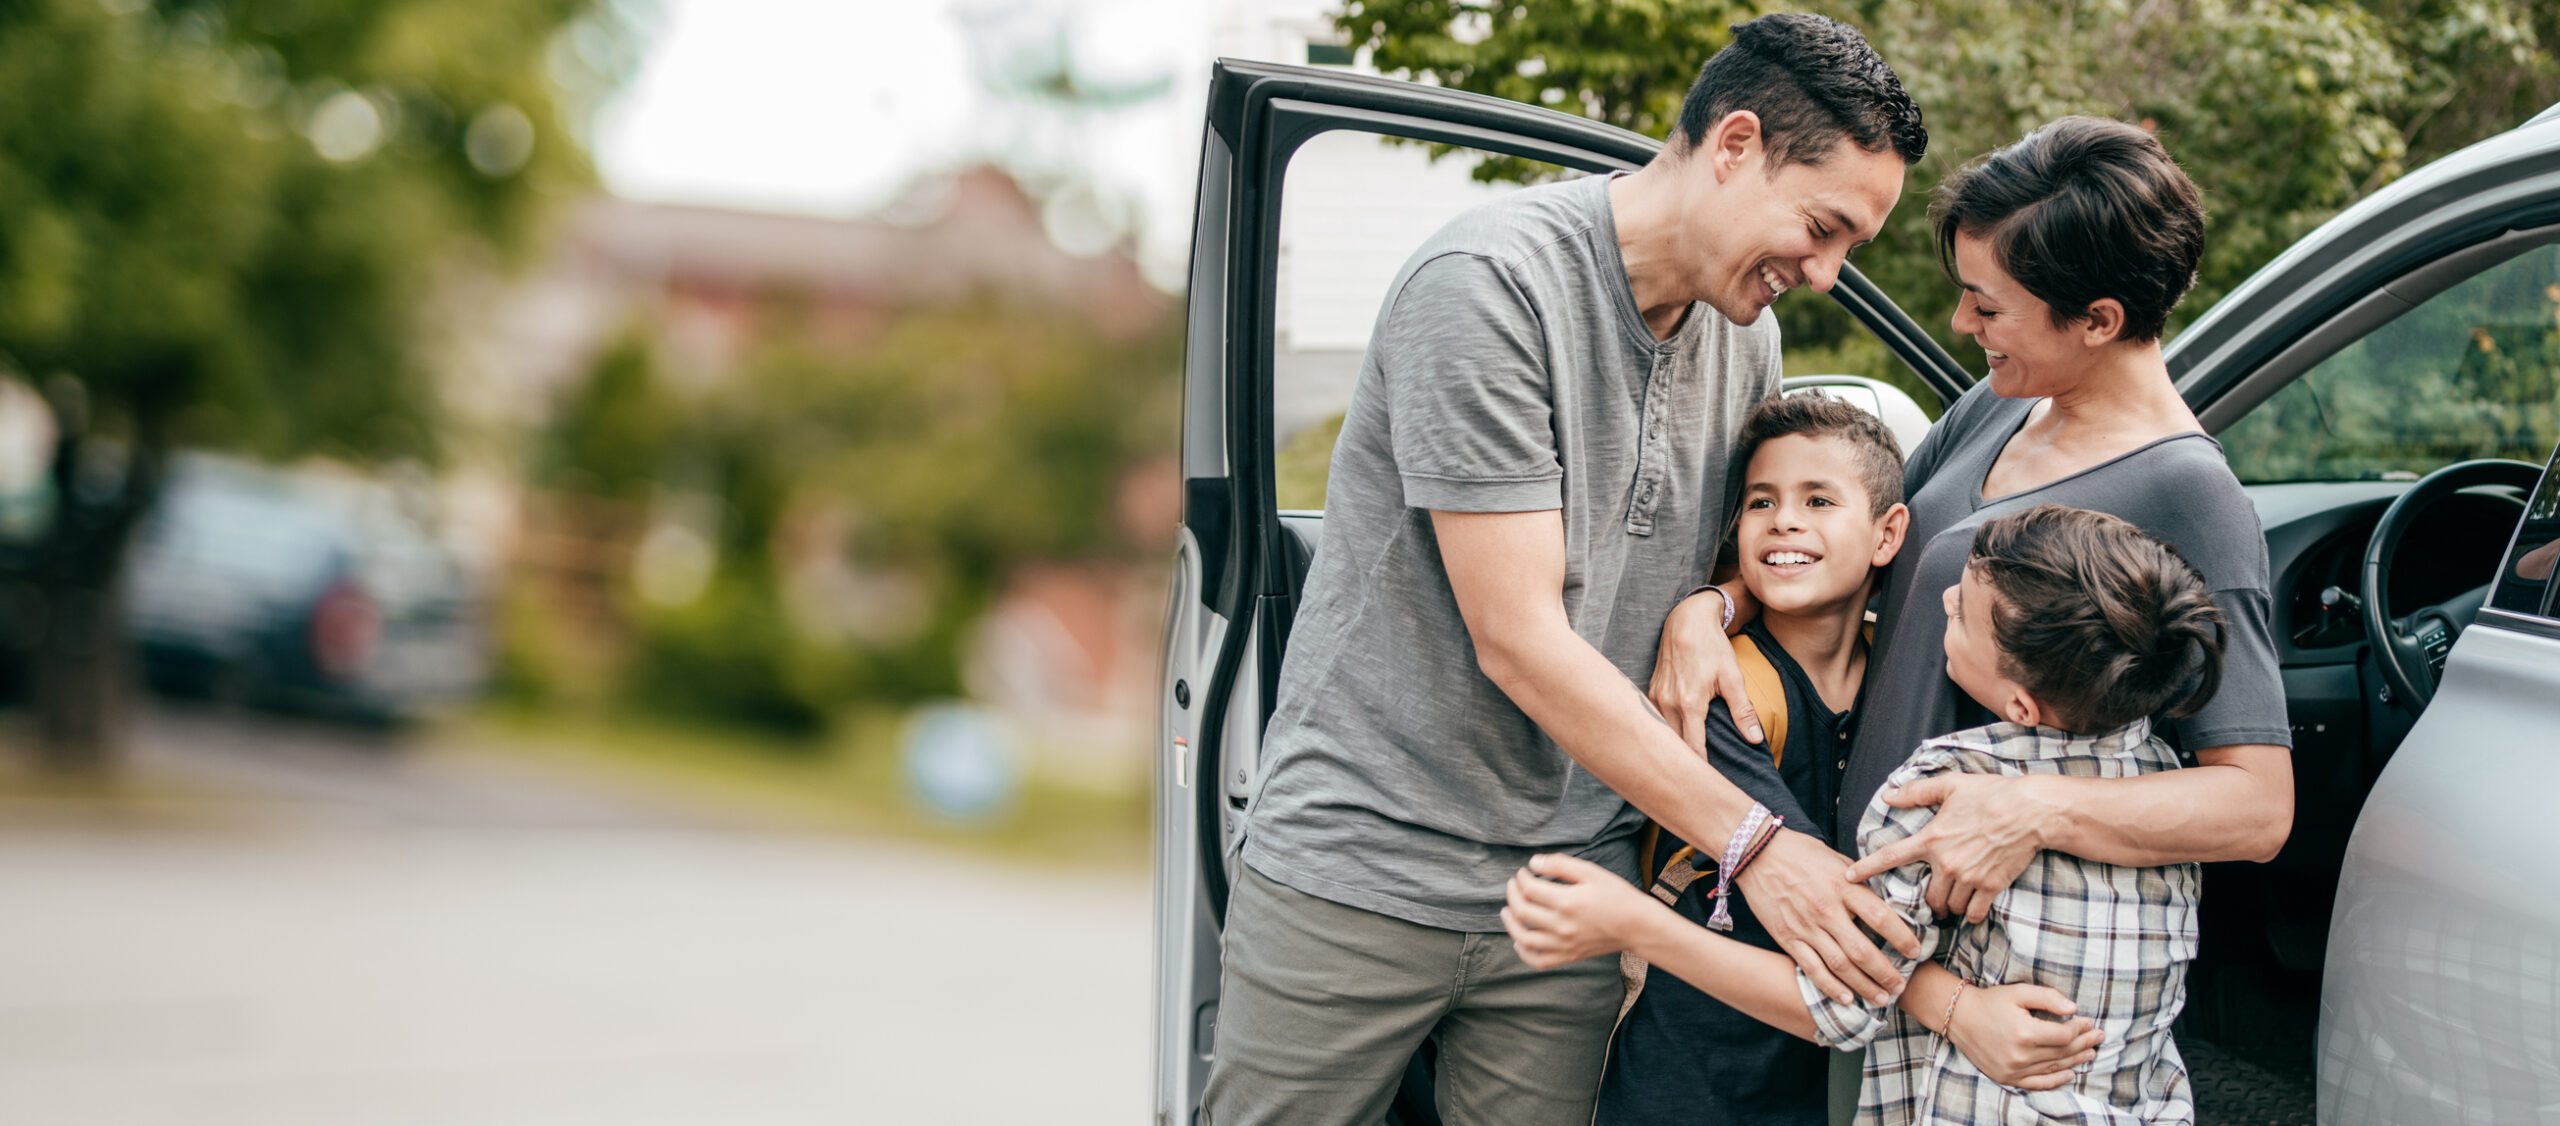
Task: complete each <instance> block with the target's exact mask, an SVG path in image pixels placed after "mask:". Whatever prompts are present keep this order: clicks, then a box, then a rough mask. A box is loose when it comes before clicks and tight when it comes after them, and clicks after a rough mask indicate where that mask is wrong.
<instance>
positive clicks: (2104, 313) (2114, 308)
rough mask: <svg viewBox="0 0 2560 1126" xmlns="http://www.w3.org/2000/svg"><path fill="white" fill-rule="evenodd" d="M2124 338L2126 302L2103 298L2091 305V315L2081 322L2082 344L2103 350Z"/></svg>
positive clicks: (2083, 318)
mask: <svg viewBox="0 0 2560 1126" xmlns="http://www.w3.org/2000/svg"><path fill="white" fill-rule="evenodd" d="M2123 336H2124V302H2122V301H2118V300H2116V299H2115V298H2112V297H2101V298H2099V299H2097V300H2095V301H2092V302H2090V303H2089V313H2088V315H2087V316H2085V317H2082V318H2081V320H2080V343H2081V344H2082V345H2084V346H2086V347H2090V348H2103V347H2106V346H2107V345H2109V344H2113V343H2115V342H2116V341H2117V340H2119V339H2122V338H2123Z"/></svg>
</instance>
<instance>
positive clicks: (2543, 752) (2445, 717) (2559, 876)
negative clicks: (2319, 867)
mask: <svg viewBox="0 0 2560 1126" xmlns="http://www.w3.org/2000/svg"><path fill="white" fill-rule="evenodd" d="M2555 701H2560V626H2554V625H2550V624H2547V623H2543V624H2536V623H2535V622H2534V621H2533V620H2530V619H2524V620H2509V616H2508V615H2503V614H2500V613H2499V612H2496V611H2491V612H2489V613H2488V614H2485V615H2484V616H2483V618H2482V619H2481V620H2480V621H2479V623H2478V624H2476V625H2475V626H2474V627H2473V628H2472V629H2471V630H2470V631H2468V632H2466V633H2465V634H2463V636H2462V639H2461V640H2460V641H2459V642H2458V643H2456V644H2455V646H2454V648H2453V651H2452V653H2451V654H2450V655H2449V656H2448V658H2447V660H2446V663H2445V675H2444V679H2443V681H2442V684H2441V685H2440V687H2439V689H2438V692H2437V695H2436V697H2435V699H2434V701H2433V702H2432V703H2431V704H2430V705H2429V706H2428V708H2427V713H2426V715H2425V716H2423V717H2422V718H2420V719H2419V721H2418V723H2417V725H2416V727H2415V728H2413V729H2412V730H2411V731H2410V733H2409V737H2408V739H2407V741H2406V742H2404V743H2403V744H2402V745H2401V747H2400V750H2399V752H2398V753H2397V754H2396V755H2395V756H2393V758H2392V761H2391V763H2390V765H2389V766H2388V767H2386V768H2385V769H2384V770H2383V772H2382V777H2381V779H2380V780H2379V781H2378V782H2377V783H2376V784H2375V786H2374V788H2373V792H2372V794H2371V796H2370V797H2368V798H2367V799H2366V801H2365V806H2364V812H2363V815H2362V816H2361V817H2360V818H2359V819H2358V821H2357V823H2356V827H2355V832H2354V836H2353V837H2352V838H2351V839H2350V841H2349V844H2348V847H2347V853H2346V858H2345V863H2344V870H2343V873H2342V877H2341V880H2340V885H2339V894H2338V905H2337V913H2336V915H2335V916H2334V918H2333V920H2332V922H2331V925H2330V943H2329V952H2328V960H2327V980H2326V982H2325V983H2324V989H2323V993H2322V1001H2321V1006H2320V1034H2319V1035H2320V1055H2321V1058H2322V1059H2323V1061H2324V1066H2323V1067H2322V1069H2321V1072H2320V1078H2319V1099H2320V1119H2321V1121H2323V1122H2326V1123H2336V1124H2359V1126H2360V1124H2364V1123H2407V1122H2527V1121H2536V1120H2540V1119H2543V1118H2546V1117H2547V1116H2548V1115H2549V1114H2550V1113H2551V1110H2552V1100H2553V1095H2554V1093H2555V1092H2560V1051H2555V1045H2560V1005H2556V1004H2555V982H2554V973H2555V967H2560V864H2555V863H2554V861H2553V853H2552V850H2551V847H2550V835H2549V829H2548V827H2549V824H2550V820H2551V815H2552V814H2551V799H2550V795H2551V794H2552V793H2554V792H2560V754H2555V753H2554V752H2555V751H2560V706H2555ZM2455 808H2458V809H2459V810H2460V812H2461V816H2459V817H2448V816H2447V813H2448V812H2449V811H2450V810H2453V809H2455Z"/></svg>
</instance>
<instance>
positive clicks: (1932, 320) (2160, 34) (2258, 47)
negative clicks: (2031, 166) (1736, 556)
mask: <svg viewBox="0 0 2560 1126" xmlns="http://www.w3.org/2000/svg"><path fill="white" fill-rule="evenodd" d="M1778 7H1780V6H1779V5H1775V4H1764V3H1756V2H1750V0H1550V2H1541V3H1529V4H1510V3H1490V2H1488V0H1345V2H1344V4H1343V7H1342V8H1341V10H1340V11H1339V12H1338V13H1337V15H1336V21H1337V23H1338V24H1339V25H1340V27H1341V28H1342V29H1343V30H1344V31H1345V32H1346V33H1348V35H1349V36H1350V38H1351V41H1352V42H1353V44H1354V45H1355V46H1358V47H1362V48H1366V49H1367V50H1368V51H1369V52H1370V57H1371V59H1372V61H1373V62H1374V63H1375V64H1376V65H1377V66H1378V68H1379V69H1381V70H1383V71H1385V72H1387V73H1390V74H1403V75H1406V76H1409V77H1413V78H1416V79H1422V80H1427V81H1433V82H1437V83H1439V84H1441V85H1445V86H1450V87H1455V88H1458V89H1463V90H1472V91H1476V92H1479V93H1487V94H1492V95H1495V96H1497V97H1504V98H1510V99H1513V100H1516V101H1523V102H1530V103H1535V104H1543V105H1549V106H1555V107H1558V108H1562V109H1566V110H1568V111H1576V112H1581V113H1584V114H1586V115H1588V116H1591V117H1593V118H1595V119H1598V120H1603V121H1608V122H1610V123H1612V124H1616V125H1621V126H1624V127H1626V128H1629V129H1633V130H1636V131H1638V132H1642V133H1645V134H1648V135H1650V136H1655V137H1661V136H1663V135H1665V134H1666V133H1668V132H1669V129H1670V126H1671V124H1672V122H1673V121H1674V120H1675V119H1676V117H1677V114H1678V107H1679V103H1680V99H1681V97H1682V96H1683V95H1684V94H1685V93H1686V92H1687V90H1688V85H1689V82H1690V80H1691V79H1692V78H1693V77H1694V76H1695V74H1696V72H1697V68H1698V66H1699V65H1700V64H1701V63H1703V62H1704V61H1705V60H1706V58H1707V57H1708V56H1709V55H1711V54H1713V53H1714V52H1715V50H1716V49H1717V48H1719V47H1721V46H1723V44H1724V43H1725V42H1726V40H1727V39H1728V38H1729V37H1730V36H1729V33H1728V32H1727V30H1726V29H1727V28H1728V27H1729V26H1730V25H1731V24H1734V23H1737V22H1740V21H1742V20H1745V19H1748V18H1751V17H1753V16H1756V15H1759V14H1761V13H1762V12H1764V11H1769V10H1776V9H1777V8H1778ZM1785 7H1789V8H1794V7H1799V5H1785ZM1800 7H1804V8H1809V9H1811V10H1815V11H1820V12H1822V13H1824V14H1827V15H1831V16H1834V17H1836V18H1838V19H1841V20H1843V21H1845V22H1848V23H1850V24H1852V25H1853V26H1856V27H1858V28H1859V29H1860V30H1862V31H1864V32H1865V33H1866V35H1867V36H1868V38H1869V39H1870V40H1871V41H1872V42H1873V43H1874V44H1875V46H1876V49H1877V50H1878V51H1879V52H1880V53H1881V54H1882V55H1883V56H1884V57H1885V59H1886V60H1887V61H1888V62H1890V63H1892V64H1893V66H1894V68H1895V70H1896V71H1897V72H1898V73H1900V74H1901V76H1902V78H1903V81H1904V83H1905V85H1906V86H1908V87H1909V89H1910V90H1911V93H1912V96H1913V98H1914V99H1915V100H1916V101H1917V102H1918V103H1919V104H1920V106H1921V109H1922V112H1923V113H1924V114H1925V116H1926V119H1927V121H1928V124H1929V132H1930V152H1929V155H1928V157H1927V159H1926V160H1924V161H1923V162H1922V163H1921V165H1920V166H1918V167H1917V168H1915V169H1914V170H1913V173H1912V176H1911V180H1910V184H1909V198H1907V199H1906V201H1905V202H1904V203H1903V205H1902V206H1900V207H1897V208H1896V209H1895V212H1894V215H1893V217H1892V219H1891V220H1890V221H1889V223H1888V225H1887V227H1886V229H1885V230H1884V232H1883V233H1882V234H1881V235H1880V236H1879V237H1878V238H1877V240H1876V242H1875V243H1874V244H1873V245H1872V246H1870V247H1869V248H1867V249H1866V250H1863V251H1861V252H1860V254H1859V256H1858V259H1857V262H1858V265H1859V267H1860V268H1861V269H1863V270H1865V271H1866V272H1867V273H1868V275H1869V276H1870V277H1873V278H1874V279H1875V280H1876V281H1877V283H1878V284H1879V285H1882V286H1883V287H1884V288H1885V289H1886V290H1887V291H1888V292H1890V293H1891V294H1893V295H1894V297H1895V298H1896V299H1897V300H1898V301H1900V302H1901V303H1902V304H1903V306H1904V307H1905V308H1906V309H1908V310H1910V312H1911V313H1912V315H1913V316H1914V317H1916V318H1918V319H1919V320H1920V322H1921V323H1922V325H1923V326H1924V327H1926V328H1927V329H1929V330H1930V331H1931V332H1933V333H1935V334H1937V335H1938V337H1939V338H1940V340H1941V341H1942V342H1944V343H1947V344H1949V345H1951V346H1952V345H1954V344H1955V343H1956V341H1955V340H1954V338H1953V337H1952V336H1951V335H1950V334H1949V332H1948V329H1947V317H1948V315H1949V314H1951V313H1952V311H1953V309H1954V305H1955V292H1954V290H1953V288H1952V287H1951V286H1949V285H1947V284H1946V282H1945V281H1944V279H1943V277H1942V276H1941V274H1940V272H1939V267H1938V264H1937V261H1936V256H1935V250H1934V245H1933V242H1932V240H1931V238H1930V236H1929V232H1928V224H1927V219H1926V214H1925V212H1926V208H1925V206H1924V201H1925V198H1926V193H1927V191H1928V190H1929V189H1930V188H1931V187H1933V186H1934V185H1935V184H1936V183H1937V182H1938V181H1939V180H1941V179H1943V178H1944V177H1945V175H1946V174H1947V173H1948V172H1949V171H1951V170H1953V169H1954V168H1956V167H1959V166H1960V165H1961V164H1962V163H1963V162H1964V161H1966V160H1968V159H1971V158H1972V157H1974V156H1976V155H1979V154H1981V153H1983V152H1986V151H1988V150H1990V149H1992V148H1995V147H1998V146H2000V145H2003V144H2006V143H2008V142H2010V141H2013V140H2015V139H2017V138H2018V137H2019V136H2020V135H2022V134H2023V133H2024V132H2025V131H2026V130H2028V129H2031V128H2033V127H2035V126H2036V125H2037V124H2040V123H2042V122H2045V121H2049V120H2051V119H2053V118H2055V117H2058V116H2061V115H2064V114H2071V113H2090V114H2099V115H2104V116H2109V117H2116V118H2121V119H2123V120H2128V121H2137V122H2142V123H2144V124H2145V125H2147V126H2148V127H2150V128H2153V129H2155V130H2157V132H2158V133H2159V135H2160V137H2161V139H2162V141H2163V142H2164V143H2165V144H2166V145H2167V146H2168V148H2169V151H2170V152H2171V153H2172V154H2173V155H2175V156H2176V157H2177V158H2178V159H2179V161H2180V162H2181V163H2182V164H2184V165H2185V166H2186V168H2187V170H2188V172H2189V173H2190V174H2191V175H2192V176H2194V178H2195V180H2196V182H2197V183H2198V184H2200V185H2201V186H2202V187H2203V188H2204V189H2205V195H2206V207H2207V210H2208V213H2209V215H2210V229H2209V234H2208V239H2209V241H2208V244H2207V245H2208V250H2207V253H2206V258H2205V261H2204V264H2203V267H2202V270H2201V271H2200V278H2199V280H2198V284H2197V287H2196V292H2195V294H2194V295H2193V296H2192V297H2190V298H2189V299H2188V300H2187V302H2186V303H2185V305H2184V306H2183V307H2182V308H2181V316H2180V318H2179V319H2177V320H2174V321H2173V322H2172V330H2173V331H2174V330H2175V328H2176V327H2177V326H2178V325H2182V324H2184V323H2185V320H2186V319H2187V318H2190V317H2192V316H2193V315H2194V314H2195V313H2196V312H2199V311H2201V310H2203V309H2204V308H2206V307H2208V306H2209V305H2211V303H2212V302H2213V301H2215V300H2217V299H2218V298H2220V297H2221V296H2222V295H2223V294H2225V293H2227V292H2229V291H2230V289H2231V287H2233V286H2234V285H2237V284H2238V283H2239V282H2240V281H2241V280H2243V279H2244V278H2246V277H2247V276H2248V274H2249V273H2250V272H2251V271H2252V270H2255V269H2256V268H2257V267H2258V266H2260V265H2262V264H2264V263H2265V262H2266V261H2267V260H2268V259H2269V258H2271V257H2273V256H2274V255H2275V254H2276V253H2277V252H2278V251H2280V250H2282V249H2283V248H2284V247H2285V246H2287V245H2289V244H2291V243H2292V242H2293V241H2294V240H2295V239H2297V238H2299V237H2301V236H2302V235H2303V234H2304V233H2306V232H2308V231H2309V230H2310V229H2311V228H2312V227H2314V226H2316V225H2318V224H2319V223H2320V222H2321V221H2322V220H2325V219H2327V218H2328V217H2329V216H2331V215H2334V214H2336V213H2337V211H2338V210H2339V209H2340V208H2343V207H2345V206H2346V205H2347V204H2349V203H2352V202H2354V201H2355V200H2356V199H2357V198H2359V197H2361V196H2362V195H2364V194H2365V193H2368V192H2370V191H2372V190H2373V189H2375V188H2377V187H2379V186H2381V185H2382V184H2384V183H2387V182H2389V181H2390V180H2391V179H2392V178H2393V177H2396V176H2398V175H2399V174H2400V173H2401V172H2402V171H2404V170H2406V169H2407V168H2408V167H2411V166H2412V165H2413V163H2415V162H2420V161H2423V160H2425V159H2430V158H2432V157H2433V156H2436V155H2439V154H2441V153H2444V152H2447V151H2450V150H2452V149H2454V148H2458V147H2460V146H2462V145H2465V144H2468V143H2470V142H2472V141H2475V140H2478V139H2480V138H2481V137H2483V136H2486V135H2488V134H2491V133H2494V132H2497V131H2499V130H2502V129H2505V128H2508V127H2511V126H2513V125H2515V124H2516V123H2517V122H2519V121H2521V120H2522V119H2523V118H2524V117H2525V116H2527V115H2529V114H2530V113H2531V112H2533V111H2534V110H2537V109H2539V108H2541V107H2542V106H2544V105H2547V104H2549V103H2550V102H2551V101H2552V100H2554V99H2555V98H2560V60H2555V55H2554V50H2553V49H2554V47H2555V45H2560V39H2555V36H2560V14H2556V13H2555V10H2554V9H2553V8H2552V7H2551V6H2550V5H2539V6H2537V5H2532V4H2529V3H2526V2H2524V0H2366V2H2363V3H2345V2H2334V0H2333V2H2313V0H2084V2H2081V3H2075V4H2070V5H2063V6H2059V7H2045V6H2038V5H2013V4H2009V3H2005V2H2002V0H1835V2H1828V3H1819V2H1818V3H1812V4H1807V5H1801V6H1800ZM1476 175H1477V176H1478V178H1480V179H1485V180H1524V179H1530V178H1534V177H1535V176H1536V175H1538V169H1537V168H1536V167H1534V166H1530V165H1527V164H1525V163H1522V162H1518V161H1514V160H1511V159H1508V158H1493V159H1488V160H1486V161H1484V162H1483V163H1482V164H1481V165H1479V166H1478V168H1477V169H1476ZM1780 316H1781V318H1782V322H1783V324H1784V328H1785V332H1786V335H1787V338H1788V345H1789V349H1790V352H1791V353H1794V352H1799V351H1806V352H1810V353H1812V354H1814V355H1819V356H1823V357H1824V358H1825V359H1836V360H1837V361H1838V366H1839V368H1840V369H1841V370H1851V371H1856V372H1858V373H1860V374H1868V375H1874V376H1877V377H1880V378H1885V379H1889V380H1894V381H1898V382H1901V383H1903V385H1904V386H1906V387H1913V388H1915V389H1916V386H1917V384H1916V382H1915V381H1913V380H1912V379H1911V377H1910V376H1909V374H1908V373H1907V372H1905V371H1903V370H1901V368H1900V365H1898V364H1896V363H1894V362H1893V361H1892V360H1891V359H1890V357H1889V356H1888V355H1887V354H1885V353H1884V352H1883V351H1882V349H1880V348H1877V347H1874V346H1872V345H1871V344H1869V343H1867V342H1865V341H1864V339H1863V334H1860V333H1858V332H1856V331H1855V330H1854V328H1853V327H1852V326H1851V323H1850V322H1849V320H1848V319H1847V317H1846V316H1845V315H1843V314H1841V313H1839V312H1838V311H1837V310H1836V309H1835V308H1834V307H1833V306H1832V305H1831V304H1830V303H1829V302H1824V301H1790V302H1785V303H1782V305H1781V306H1780ZM1832 350H1836V351H1832ZM1958 355H1959V357H1960V358H1965V359H1967V360H1968V361H1969V360H1970V354H1969V353H1967V352H1959V353H1958Z"/></svg>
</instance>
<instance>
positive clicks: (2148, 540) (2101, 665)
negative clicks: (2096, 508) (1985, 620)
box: [1965, 504, 2229, 734]
mask: <svg viewBox="0 0 2560 1126" xmlns="http://www.w3.org/2000/svg"><path fill="white" fill-rule="evenodd" d="M1965 566H1966V567H1968V568H1971V569H1972V570H1974V571H1975V572H1976V573H1977V574H1980V575H1981V576H1982V580H1983V582H1984V583H1985V584H1987V585H1988V586H1989V587H1990V588H1991V592H1992V594H1993V595H1994V596H1995V597H1994V605H1993V606H1991V607H1990V612H1991V636H1992V639H1993V641H1994V642H1995V643H1996V644H1998V645H1999V647H2000V659H2001V669H2000V671H2001V672H2002V673H2003V674H2005V675H2007V676H2008V677H2009V679H2011V680H2014V681H2017V682H2018V683H2019V684H2020V685H2021V686H2023V687H2025V688H2026V690H2027V691H2029V692H2031V693H2034V694H2035V698H2036V699H2037V700H2038V701H2039V702H2041V703H2043V704H2044V705H2045V706H2046V707H2049V708H2051V709H2053V711H2054V713H2055V716H2054V718H2055V719H2056V720H2058V721H2059V723H2058V726H2060V727H2062V728H2064V729H2065V730H2069V731H2075V732H2079V733H2081V734H2096V733H2099V732H2103V731H2112V730H2114V729H2116V728H2118V727H2122V726H2124V725H2125V724H2128V723H2131V722H2133V721H2134V720H2136V719H2140V718H2142V717H2143V716H2147V715H2159V714H2163V713H2164V712H2165V713H2166V714H2168V715H2170V716H2188V715H2194V714H2195V713H2196V710H2197V709H2199V708H2202V707H2204V706H2205V704H2206V703H2208V702H2210V701H2211V700H2212V699H2213V694H2214V691H2215V690H2216V689H2218V688H2220V687H2221V685H2222V647H2223V642H2224V640H2225V639H2226V638H2227V636H2228V634H2229V630H2228V627H2227V626H2226V625H2225V623H2224V622H2223V618H2222V612H2221V611H2220V610H2217V609H2215V608H2214V605H2213V599H2212V597H2211V596H2210V595H2209V593H2208V592H2207V591H2206V589H2205V581H2204V576H2202V575H2200V574H2197V573H2196V569H2195V567H2194V566H2192V565H2190V564H2189V563H2188V562H2187V561H2186V558H2185V557H2184V556H2181V555H2179V554H2178V550H2177V549H2176V548H2173V547H2171V546H2169V545H2168V544H2166V543H2162V542H2161V541H2159V540H2157V539H2153V538H2152V537H2150V536H2148V535H2145V534H2144V533H2143V531H2142V529H2140V528H2137V527H2134V526H2133V525H2132V524H2129V523H2127V522H2125V521H2124V520H2122V519H2119V518H2117V517H2114V516H2109V515H2107V514H2106V513H2103V512H2092V511H2089V510H2088V509H2085V508H2068V507H2065V506H2063V505H2059V504H2044V505H2038V506H2036V507H2034V508H2030V509H2028V510H2026V511H2024V512H2019V513H2014V514H2011V515H2008V516H2002V517H1999V518H1997V519H1993V520H1989V521H1985V522H1984V523H1983V525H1982V527H1980V528H1979V529H1976V530H1975V531H1974V534H1973V554H1972V557H1971V558H1969V559H1967V560H1966V561H1965ZM2190 684H2193V685H2195V687H2194V688H2193V689H2192V690H2190V689H2189V687H2188V686H2189V685H2190ZM2181 694H2184V697H2185V698H2184V699H2180V696H2181ZM2173 701H2174V702H2175V704H2174V706H2172V702H2173Z"/></svg>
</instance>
